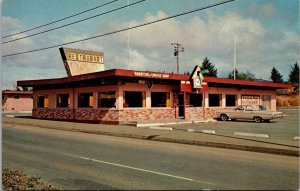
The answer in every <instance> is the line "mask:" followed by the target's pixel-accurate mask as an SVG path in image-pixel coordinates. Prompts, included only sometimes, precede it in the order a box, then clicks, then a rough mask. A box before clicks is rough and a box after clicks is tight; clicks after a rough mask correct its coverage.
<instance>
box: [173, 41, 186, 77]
mask: <svg viewBox="0 0 300 191" xmlns="http://www.w3.org/2000/svg"><path fill="white" fill-rule="evenodd" d="M171 45H173V46H174V56H176V57H177V74H179V52H183V51H184V48H183V46H182V44H179V43H178V42H177V43H172V44H171Z"/></svg>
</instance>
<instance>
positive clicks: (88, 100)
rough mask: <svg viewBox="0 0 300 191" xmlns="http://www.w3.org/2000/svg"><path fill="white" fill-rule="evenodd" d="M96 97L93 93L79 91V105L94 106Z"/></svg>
mask: <svg viewBox="0 0 300 191" xmlns="http://www.w3.org/2000/svg"><path fill="white" fill-rule="evenodd" d="M93 105H94V98H93V93H79V94H78V107H83V108H84V107H93Z"/></svg>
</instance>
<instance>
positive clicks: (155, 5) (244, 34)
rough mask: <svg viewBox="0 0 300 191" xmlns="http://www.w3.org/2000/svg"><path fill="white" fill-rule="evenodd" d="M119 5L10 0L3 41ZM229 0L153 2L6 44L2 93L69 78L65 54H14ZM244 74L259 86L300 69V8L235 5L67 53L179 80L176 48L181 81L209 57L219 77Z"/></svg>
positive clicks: (279, 0)
mask: <svg viewBox="0 0 300 191" xmlns="http://www.w3.org/2000/svg"><path fill="white" fill-rule="evenodd" d="M111 1H112V0H43V1H42V0H3V1H2V5H1V6H2V10H1V15H2V22H1V36H2V37H4V36H6V35H10V34H14V33H17V32H20V31H24V30H27V29H30V28H33V27H36V26H40V25H42V24H46V23H49V22H52V21H55V20H58V19H61V18H64V17H67V16H70V15H73V14H76V13H79V12H81V11H84V10H87V9H91V8H94V7H96V6H99V5H102V4H104V3H108V2H111ZM138 1H139V0H118V1H115V2H113V3H111V4H109V5H107V6H103V7H101V8H97V9H95V10H92V11H90V12H87V13H84V14H82V15H79V16H76V17H72V18H70V19H67V20H64V21H61V22H58V23H55V24H52V25H49V26H46V27H43V28H39V29H37V30H33V31H28V32H25V33H22V34H18V35H15V36H12V37H8V38H2V43H3V42H5V41H8V40H13V39H16V38H20V37H25V36H27V35H30V34H33V33H37V32H41V31H45V30H48V29H51V28H54V27H59V26H62V25H64V24H68V23H71V22H74V21H77V20H80V19H84V18H87V17H90V16H93V15H97V14H100V13H104V12H107V11H110V10H113V9H116V8H119V7H122V6H124V5H127V4H128V3H134V2H138ZM219 2H222V0H201V1H200V0H163V1H162V0H146V1H143V2H140V3H137V4H135V5H132V6H130V8H124V9H120V10H118V11H115V12H111V13H108V14H105V15H102V16H99V17H95V18H93V19H89V20H86V21H83V22H80V23H77V24H74V25H70V26H67V27H63V28H60V29H58V30H54V31H50V32H47V33H43V34H40V35H36V36H32V37H29V38H25V39H22V40H17V41H13V42H9V43H5V44H1V55H2V57H1V58H2V59H1V78H2V81H1V83H2V89H13V88H15V86H16V81H18V80H33V79H48V78H59V77H66V76H67V74H66V71H65V68H64V65H63V62H62V59H61V56H60V53H59V49H58V47H56V48H51V49H46V50H42V51H37V52H31V53H27V54H21V55H16V56H8V57H3V56H5V55H10V54H14V53H19V52H24V51H30V50H36V49H41V48H45V47H49V46H56V45H60V44H63V43H67V42H71V41H75V40H80V39H84V38H88V37H92V36H96V35H101V34H105V33H109V32H113V31H117V30H120V29H124V28H127V27H132V26H136V25H140V24H143V23H147V22H151V21H155V20H158V19H162V18H166V17H170V16H173V15H176V14H180V13H183V12H186V11H190V10H194V9H198V8H202V7H206V6H208V5H212V4H216V3H219ZM235 36H236V50H237V51H236V68H237V69H238V71H239V72H247V71H249V72H251V73H253V74H254V75H255V77H256V78H257V79H264V80H270V75H271V69H272V68H273V67H275V68H276V69H277V70H278V71H279V72H280V73H281V74H282V75H283V79H284V80H287V79H288V74H289V72H290V70H291V67H292V66H293V65H294V64H295V63H296V62H298V64H299V42H300V41H299V40H300V39H299V0H286V1H285V0H235V1H233V2H229V3H226V4H222V5H219V6H216V7H212V8H209V9H205V10H201V11H198V12H194V13H191V14H188V15H184V16H180V17H176V18H172V19H168V20H165V21H162V22H158V23H155V24H151V25H147V26H144V27H140V28H136V29H132V30H129V31H125V32H120V33H115V34H112V35H107V36H104V37H100V38H95V39H91V40H88V41H83V42H79V43H74V44H69V45H65V46H64V47H66V48H77V49H84V50H94V51H100V52H104V63H105V69H107V70H108V69H114V68H117V69H129V70H142V71H156V72H163V71H166V72H174V73H176V57H175V56H174V54H173V53H174V47H173V46H172V45H171V44H172V43H177V42H178V43H180V44H182V46H183V47H184V52H180V54H179V68H180V73H184V72H187V71H189V72H191V71H192V70H193V68H194V67H195V66H196V65H201V64H202V62H203V60H204V59H205V57H207V58H208V59H209V60H210V61H211V63H213V64H214V65H215V68H217V70H218V77H227V76H228V74H229V73H230V72H231V71H232V70H233V60H234V38H235Z"/></svg>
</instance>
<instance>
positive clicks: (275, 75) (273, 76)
mask: <svg viewBox="0 0 300 191" xmlns="http://www.w3.org/2000/svg"><path fill="white" fill-rule="evenodd" d="M270 78H271V80H272V81H273V82H274V83H283V79H282V75H281V74H280V73H279V72H278V70H277V69H276V68H275V67H273V68H272V70H271V77H270Z"/></svg>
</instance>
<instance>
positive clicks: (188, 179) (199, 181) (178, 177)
mask: <svg viewBox="0 0 300 191" xmlns="http://www.w3.org/2000/svg"><path fill="white" fill-rule="evenodd" d="M65 155H67V156H71V157H75V158H79V159H83V160H88V161H93V162H98V163H103V164H108V165H112V166H117V167H121V168H128V169H132V170H138V171H142V172H148V173H152V174H158V175H161V176H168V177H172V178H177V179H181V180H187V181H192V182H198V183H205V184H210V185H215V184H214V183H211V182H206V181H201V180H195V179H192V178H185V177H182V176H175V175H171V174H166V173H161V172H156V171H152V170H147V169H142V168H136V167H132V166H127V165H122V164H117V163H111V162H107V161H102V160H97V159H92V158H87V157H83V156H76V155H72V154H65Z"/></svg>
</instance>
